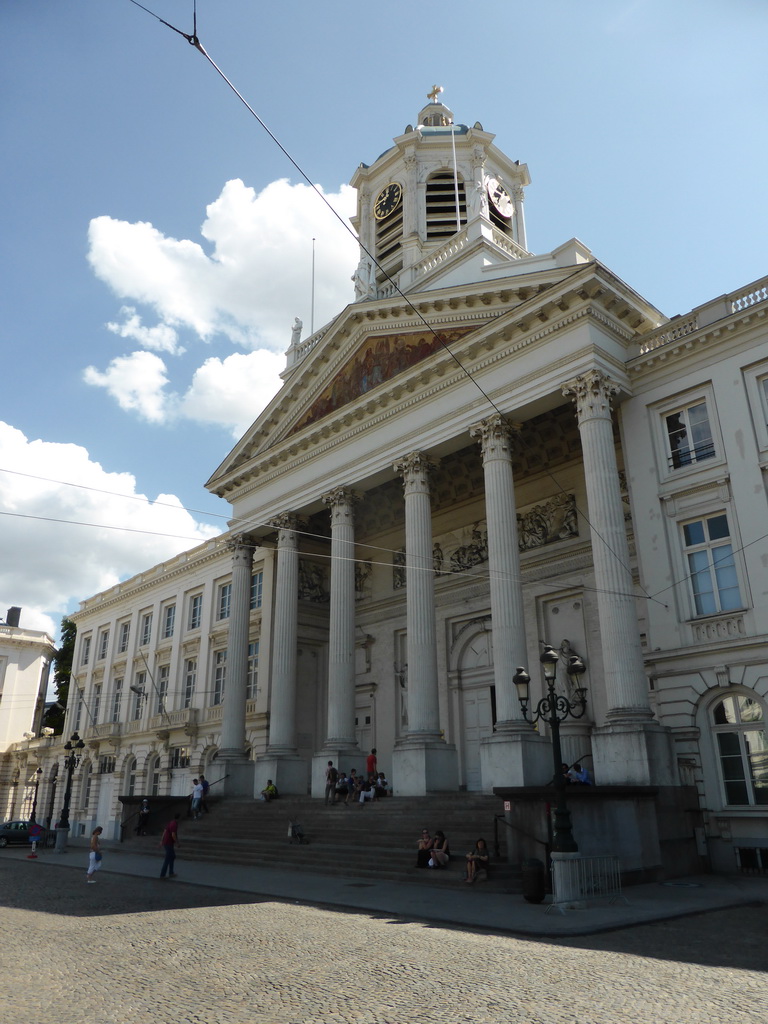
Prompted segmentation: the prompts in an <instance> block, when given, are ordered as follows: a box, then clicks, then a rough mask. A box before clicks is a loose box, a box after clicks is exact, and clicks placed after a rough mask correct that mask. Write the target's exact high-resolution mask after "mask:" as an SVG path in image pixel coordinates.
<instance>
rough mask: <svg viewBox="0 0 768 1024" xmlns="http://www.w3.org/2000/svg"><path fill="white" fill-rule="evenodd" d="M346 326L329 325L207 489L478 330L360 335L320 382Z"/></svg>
mask: <svg viewBox="0 0 768 1024" xmlns="http://www.w3.org/2000/svg"><path fill="white" fill-rule="evenodd" d="M345 325H346V326H348V324H346V318H345V317H341V318H340V320H339V321H337V322H336V323H335V324H334V325H333V329H332V330H331V331H329V332H328V335H326V337H325V338H324V339H323V341H322V342H321V345H320V346H318V349H317V350H316V351H313V352H312V354H311V355H310V356H309V357H308V358H307V359H306V361H305V362H304V364H302V365H301V366H300V367H299V368H298V371H297V372H296V373H295V375H294V376H292V377H291V378H290V379H289V381H288V382H287V383H286V385H285V387H283V388H281V389H280V391H278V393H277V394H276V395H275V397H274V398H273V399H272V401H271V402H270V403H269V405H268V406H267V407H266V408H265V409H264V410H263V412H262V413H261V414H260V415H259V416H258V418H257V419H256V420H255V422H254V423H253V424H252V425H251V427H250V428H249V429H248V430H247V431H246V433H245V434H244V435H243V437H242V438H241V439H240V441H239V442H238V443H237V445H236V446H235V447H234V448H233V449H232V451H231V452H230V453H229V455H228V456H227V458H226V459H225V460H224V462H222V463H221V465H220V466H219V467H218V468H217V469H216V471H215V472H214V473H213V475H212V476H211V478H210V480H209V481H208V483H207V484H206V487H209V488H211V487H213V486H214V485H215V482H216V481H217V480H219V479H221V478H222V477H225V476H228V475H230V474H231V473H233V472H236V471H238V470H239V469H240V468H241V467H242V466H244V464H245V463H247V462H248V461H249V460H250V459H252V458H253V457H254V456H255V455H256V454H258V453H259V452H264V451H265V450H267V449H269V448H271V447H272V446H273V445H274V444H276V443H278V442H279V441H282V440H284V439H285V438H288V437H291V436H293V435H295V434H298V433H300V432H301V431H302V430H303V429H305V428H306V427H308V426H310V425H313V424H317V423H320V422H321V421H322V420H323V419H325V418H326V417H329V416H331V415H332V414H333V413H336V412H338V411H339V410H340V409H342V408H343V407H344V406H347V405H351V404H352V403H353V402H355V401H356V400H357V399H358V398H360V397H362V396H364V395H368V394H370V393H371V392H375V391H376V389H377V388H380V387H382V386H383V385H385V384H387V383H389V382H390V381H392V380H393V379H394V378H395V377H397V376H399V375H400V374H403V373H405V372H406V371H407V370H410V369H412V368H413V367H414V366H416V365H417V364H418V363H420V362H422V361H424V360H426V359H429V357H430V356H432V355H434V354H435V353H436V352H437V351H439V350H444V349H445V348H447V347H450V346H451V345H453V344H455V343H456V342H457V341H459V340H460V339H461V338H464V337H465V336H466V335H467V334H470V333H471V332H472V331H474V330H476V329H477V326H478V325H477V324H474V323H473V324H463V325H461V326H450V327H445V328H440V329H437V330H431V329H430V328H429V327H428V326H425V325H422V326H421V328H420V329H418V330H417V329H413V328H410V329H401V330H389V331H382V330H381V329H379V330H370V331H367V332H364V333H363V334H362V338H361V339H360V340H358V341H357V343H356V344H355V345H354V351H352V352H349V353H347V354H346V356H345V357H344V360H343V362H342V363H341V365H339V366H337V367H335V368H333V369H331V370H330V372H329V373H328V376H327V379H326V380H324V381H323V380H322V379H321V380H320V381H319V382H318V375H319V373H321V372H323V371H325V370H327V367H328V364H329V363H330V364H331V365H332V364H333V362H334V358H333V357H334V355H335V354H338V352H337V350H338V349H339V348H343V347H345V346H344V340H346V342H347V344H348V343H349V339H348V338H346V339H343V337H342V336H344V335H345V334H346V331H345V329H344V328H345ZM321 349H322V350H321Z"/></svg>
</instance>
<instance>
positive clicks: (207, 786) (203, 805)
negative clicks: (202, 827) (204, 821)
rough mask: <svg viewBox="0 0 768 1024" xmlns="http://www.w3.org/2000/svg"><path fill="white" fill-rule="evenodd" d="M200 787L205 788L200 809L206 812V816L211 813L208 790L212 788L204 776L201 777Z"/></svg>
mask: <svg viewBox="0 0 768 1024" xmlns="http://www.w3.org/2000/svg"><path fill="white" fill-rule="evenodd" d="M200 785H201V786H202V787H203V795H202V797H201V799H200V807H201V808H202V809H203V810H204V811H205V813H206V814H209V813H210V812H209V810H208V790H209V789H210V788H211V784H210V782H209V781H208V779H206V777H205V776H204V775H201V776H200Z"/></svg>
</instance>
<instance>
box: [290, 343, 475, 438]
mask: <svg viewBox="0 0 768 1024" xmlns="http://www.w3.org/2000/svg"><path fill="white" fill-rule="evenodd" d="M473 330H475V327H474V325H466V326H462V327H450V328H447V329H443V330H440V331H432V330H430V329H429V328H427V327H424V328H423V330H420V331H391V332H388V333H386V334H381V333H376V334H371V335H369V336H368V337H367V338H366V339H365V340H364V341H363V343H362V344H361V345H360V346H359V348H358V349H357V351H356V352H355V354H354V355H353V356H351V357H350V358H349V359H348V360H347V361H346V363H345V364H344V365H343V366H342V367H341V369H339V370H338V371H337V372H336V373H335V374H334V376H333V379H332V380H330V381H329V382H328V384H327V386H326V387H325V388H324V389H323V392H322V394H321V395H319V396H318V397H317V398H316V399H315V400H314V401H313V402H312V404H311V406H310V407H309V409H307V410H306V412H305V413H304V414H303V415H302V416H301V417H300V419H299V420H298V422H296V423H295V424H294V426H293V427H292V428H291V429H290V430H289V431H288V433H287V435H286V436H288V437H290V436H291V434H295V433H297V432H298V431H300V430H302V429H303V428H304V427H307V426H309V425H310V424H313V423H317V422H318V421H319V420H322V419H323V418H324V417H325V416H329V415H330V414H331V413H334V412H337V411H338V410H339V409H342V408H343V407H344V406H345V405H349V404H350V403H351V402H354V401H355V400H356V399H358V398H360V397H361V396H362V395H367V394H368V393H369V392H371V391H373V390H375V388H377V387H380V386H381V385H383V384H386V383H387V382H389V381H391V380H393V379H394V378H395V377H397V376H398V375H399V374H401V373H404V372H405V371H406V370H410V369H411V368H412V367H414V366H416V365H417V363H420V362H422V360H424V359H428V358H429V357H430V356H431V355H433V354H434V353H435V352H437V351H438V350H439V349H442V348H444V347H445V346H446V345H448V346H450V345H451V344H453V343H454V342H456V341H458V340H459V339H460V338H463V337H465V335H467V334H469V333H470V332H471V331H473Z"/></svg>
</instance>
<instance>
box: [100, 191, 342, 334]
mask: <svg viewBox="0 0 768 1024" xmlns="http://www.w3.org/2000/svg"><path fill="white" fill-rule="evenodd" d="M354 195H355V193H354V190H353V189H351V188H350V187H348V186H342V187H341V189H340V191H339V192H338V193H332V194H328V195H327V196H326V198H327V199H328V201H329V203H330V204H331V206H332V207H333V208H334V209H335V210H337V211H338V213H339V215H340V216H341V218H342V220H344V221H345V222H346V221H347V220H348V218H349V216H350V215H351V214H352V212H353V209H354ZM206 213H207V216H206V219H205V222H204V223H203V225H202V228H201V234H202V236H203V238H205V239H206V240H207V241H208V242H209V243H210V245H211V249H212V251H211V255H207V254H206V252H205V250H204V249H203V247H202V245H200V244H199V243H197V242H193V241H191V240H189V239H181V240H179V239H175V238H168V237H166V236H165V235H163V234H162V232H160V231H159V230H158V229H157V228H155V227H154V226H153V225H152V224H148V223H143V222H139V223H135V224H130V223H127V222H126V221H120V220H115V219H114V218H112V217H106V216H104V217H97V218H95V219H94V220H92V221H91V224H90V230H89V240H90V250H89V254H88V258H89V260H90V263H91V266H92V267H93V270H94V272H95V273H96V275H97V276H98V277H99V278H100V279H101V280H103V281H104V282H105V283H106V284H107V285H109V287H110V288H111V289H112V290H113V291H114V292H115V293H116V294H117V295H119V296H120V297H122V298H125V299H129V300H131V301H133V302H138V303H144V304H146V305H148V306H150V307H152V309H153V310H154V313H155V314H156V316H157V317H158V319H159V321H160V323H161V324H162V325H164V326H166V327H170V328H173V329H178V328H180V327H185V328H189V329H191V330H192V331H194V332H195V333H196V334H197V335H198V336H199V337H200V338H201V339H203V340H204V341H207V340H210V339H211V338H213V337H214V336H215V335H224V336H225V337H226V338H228V339H229V341H230V342H232V343H234V344H237V345H242V346H243V347H246V348H259V347H261V348H267V349H270V350H272V351H275V352H283V351H285V349H286V348H287V347H288V343H289V341H290V331H291V325H292V324H293V318H294V317H295V316H297V315H298V316H301V317H302V318H303V319H304V321H305V323H306V324H309V319H310V296H311V276H312V239H313V238H314V239H316V242H315V295H316V297H317V303H318V305H317V309H316V311H315V313H316V315H315V323H316V324H317V325H318V326H319V325H320V324H322V323H324V322H326V321H327V320H330V319H331V317H332V316H335V315H336V313H337V312H338V311H339V309H340V308H342V307H343V306H344V305H346V303H347V302H350V301H351V300H352V294H353V293H352V285H351V282H350V277H351V274H352V271H353V270H354V267H355V263H356V261H357V251H358V249H357V242H356V241H355V239H354V238H353V237H352V235H351V234H350V233H349V232H348V231H346V230H345V228H344V227H343V226H342V224H340V223H339V221H338V220H337V218H336V217H335V216H334V214H333V213H332V212H331V211H330V210H329V209H328V208H327V207H326V205H325V204H324V203H323V202H322V200H321V199H320V197H319V196H318V195H317V194H316V193H315V191H314V189H312V188H310V187H309V186H308V185H301V184H298V185H291V184H290V183H289V182H288V181H286V180H280V181H273V182H271V183H270V184H269V185H267V186H266V188H264V189H263V190H262V191H261V192H258V193H257V192H256V191H255V190H254V189H252V188H248V187H246V186H245V185H244V184H243V182H242V181H240V180H239V179H235V180H233V181H228V182H227V183H226V185H225V186H224V188H223V190H222V192H221V195H220V196H219V197H218V199H216V200H215V201H214V202H213V203H211V204H210V205H209V206H208V208H207V211H206Z"/></svg>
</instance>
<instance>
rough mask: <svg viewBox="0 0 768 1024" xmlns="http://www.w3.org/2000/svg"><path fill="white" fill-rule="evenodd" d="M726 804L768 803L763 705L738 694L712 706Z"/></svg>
mask: <svg viewBox="0 0 768 1024" xmlns="http://www.w3.org/2000/svg"><path fill="white" fill-rule="evenodd" d="M711 714H712V726H713V732H714V735H715V743H716V744H717V751H718V754H719V757H720V773H721V775H722V779H723V788H724V790H725V802H726V804H746V805H752V804H768V738H767V737H766V733H765V716H764V712H763V707H762V705H761V704H760V703H759V702H758V701H756V700H754V699H753V698H752V697H747V696H746V695H744V694H735V695H734V696H731V697H725V698H724V699H723V700H720V701H718V702H717V703H716V704H715V705H714V706H713V707H712V709H711Z"/></svg>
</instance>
